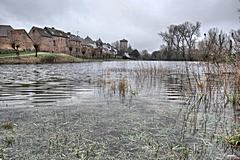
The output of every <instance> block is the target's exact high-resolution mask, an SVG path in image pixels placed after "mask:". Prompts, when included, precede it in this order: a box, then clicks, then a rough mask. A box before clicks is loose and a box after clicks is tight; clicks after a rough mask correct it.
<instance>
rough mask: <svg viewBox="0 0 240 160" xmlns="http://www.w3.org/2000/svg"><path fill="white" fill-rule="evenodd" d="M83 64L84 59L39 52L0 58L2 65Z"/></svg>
mask: <svg viewBox="0 0 240 160" xmlns="http://www.w3.org/2000/svg"><path fill="white" fill-rule="evenodd" d="M77 62H83V59H81V58H76V57H73V56H70V55H68V54H63V53H48V52H39V53H38V56H37V57H35V53H24V54H20V56H19V57H17V56H16V55H15V54H8V56H2V57H0V64H45V63H77Z"/></svg>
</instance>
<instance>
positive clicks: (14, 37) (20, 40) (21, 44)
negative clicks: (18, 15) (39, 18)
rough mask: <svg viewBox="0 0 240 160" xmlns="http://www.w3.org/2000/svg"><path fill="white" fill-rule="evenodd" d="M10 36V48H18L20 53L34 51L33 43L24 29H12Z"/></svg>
mask: <svg viewBox="0 0 240 160" xmlns="http://www.w3.org/2000/svg"><path fill="white" fill-rule="evenodd" d="M10 34H11V35H10V37H11V38H10V39H11V40H10V42H11V45H12V46H18V50H20V51H32V50H34V47H33V41H32V39H31V37H30V36H29V35H28V33H27V32H26V30H25V29H13V30H11V31H10Z"/></svg>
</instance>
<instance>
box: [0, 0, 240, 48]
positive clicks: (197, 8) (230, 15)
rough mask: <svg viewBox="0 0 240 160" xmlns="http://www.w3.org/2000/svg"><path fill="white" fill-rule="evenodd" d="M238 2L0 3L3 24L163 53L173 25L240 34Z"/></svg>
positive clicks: (100, 0)
mask: <svg viewBox="0 0 240 160" xmlns="http://www.w3.org/2000/svg"><path fill="white" fill-rule="evenodd" d="M239 8H240V2H238V0H0V24H10V25H12V27H14V28H25V29H26V30H27V31H29V30H30V28H31V27H32V26H33V25H34V26H39V27H44V26H50V27H53V26H54V27H55V28H57V29H61V30H64V31H66V32H67V31H70V32H72V33H74V34H78V35H80V36H81V37H85V36H87V35H89V36H90V37H92V38H93V39H97V38H99V37H100V38H101V39H102V40H103V41H105V42H114V41H116V40H119V39H122V38H126V39H128V40H129V42H130V44H131V45H132V46H133V47H134V48H137V49H139V50H143V49H148V50H149V51H153V50H157V49H159V46H160V43H161V40H160V37H159V36H158V34H157V33H159V32H160V31H165V30H166V28H167V26H169V25H170V24H179V23H183V22H185V21H190V22H193V23H195V22H196V21H200V22H201V23H202V27H201V33H203V32H206V31H207V30H208V29H209V28H210V27H219V28H221V29H223V30H225V31H230V29H238V28H240V27H239V26H240V23H239V19H238V15H239V14H238V13H237V10H238V9H239Z"/></svg>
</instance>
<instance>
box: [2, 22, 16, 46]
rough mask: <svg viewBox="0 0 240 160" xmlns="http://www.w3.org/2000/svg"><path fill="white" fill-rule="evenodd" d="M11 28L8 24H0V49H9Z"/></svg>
mask: <svg viewBox="0 0 240 160" xmlns="http://www.w3.org/2000/svg"><path fill="white" fill-rule="evenodd" d="M12 30H13V28H12V27H11V26H10V25H0V50H11V49H12V46H11V38H10V34H11V31H12Z"/></svg>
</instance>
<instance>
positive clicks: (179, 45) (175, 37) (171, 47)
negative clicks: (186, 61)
mask: <svg viewBox="0 0 240 160" xmlns="http://www.w3.org/2000/svg"><path fill="white" fill-rule="evenodd" d="M200 27H201V24H200V22H197V23H196V24H195V25H194V24H192V23H190V22H185V23H183V24H180V25H170V26H169V27H168V30H167V31H166V32H160V33H159V35H160V36H161V37H162V39H163V41H164V42H165V44H166V45H167V47H166V48H167V51H168V52H177V53H181V54H182V55H183V57H184V58H186V56H185V52H186V48H187V49H188V54H189V57H190V55H191V54H192V49H194V47H195V43H196V39H197V37H199V36H200Z"/></svg>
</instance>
